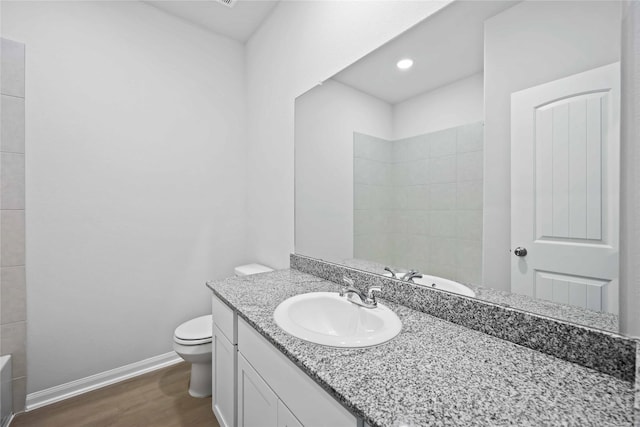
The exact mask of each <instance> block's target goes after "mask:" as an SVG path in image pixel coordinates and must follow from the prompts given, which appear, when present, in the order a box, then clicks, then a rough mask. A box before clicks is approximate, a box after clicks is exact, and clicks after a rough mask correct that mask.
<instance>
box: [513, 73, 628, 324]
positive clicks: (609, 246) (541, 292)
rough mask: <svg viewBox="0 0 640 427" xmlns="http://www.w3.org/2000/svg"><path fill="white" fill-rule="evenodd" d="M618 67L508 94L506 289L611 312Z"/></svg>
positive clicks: (614, 268) (615, 300)
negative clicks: (508, 276)
mask: <svg viewBox="0 0 640 427" xmlns="http://www.w3.org/2000/svg"><path fill="white" fill-rule="evenodd" d="M619 108H620V65H619V63H615V64H611V65H607V66H604V67H600V68H596V69H593V70H590V71H585V72H583V73H580V74H576V75H573V76H570V77H566V78H563V79H560V80H555V81H553V82H549V83H545V84H542V85H540V86H536V87H533V88H529V89H525V90H523V91H520V92H516V93H513V94H512V95H511V162H512V163H511V170H512V175H511V192H512V193H511V239H512V245H513V247H512V249H513V248H516V247H518V246H520V247H524V248H525V249H526V252H525V251H522V250H519V251H518V252H517V253H516V251H514V254H516V255H518V256H513V257H512V260H511V262H512V264H511V291H512V292H514V293H519V294H524V295H529V296H534V297H536V298H541V299H546V300H550V301H554V302H558V303H561V304H569V305H575V306H579V307H584V308H588V309H591V310H597V311H608V312H611V313H617V312H618V227H619V225H618V222H619V219H618V218H619V213H618V204H619V192H620V185H619V180H620V179H619V175H620V167H619V165H620V126H619V121H620V117H619Z"/></svg>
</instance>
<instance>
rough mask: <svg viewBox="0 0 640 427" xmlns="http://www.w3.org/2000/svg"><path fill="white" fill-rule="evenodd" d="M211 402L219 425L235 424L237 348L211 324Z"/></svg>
mask: <svg viewBox="0 0 640 427" xmlns="http://www.w3.org/2000/svg"><path fill="white" fill-rule="evenodd" d="M212 340H213V345H212V351H213V354H212V356H213V357H212V359H211V363H212V364H213V366H212V370H211V373H212V376H213V381H212V384H213V389H212V390H211V404H212V407H213V413H214V415H215V416H216V418H217V419H218V423H219V424H220V427H235V426H236V399H235V390H236V375H235V372H236V366H237V349H236V346H235V345H233V344H231V342H230V341H229V340H228V339H227V337H226V336H225V335H224V334H223V333H222V331H221V330H220V329H219V328H218V326H216V325H215V324H214V325H213V336H212Z"/></svg>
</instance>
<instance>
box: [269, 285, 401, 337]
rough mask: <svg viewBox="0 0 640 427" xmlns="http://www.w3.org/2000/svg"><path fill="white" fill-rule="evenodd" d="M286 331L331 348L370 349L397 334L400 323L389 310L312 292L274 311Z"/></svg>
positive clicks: (379, 306)
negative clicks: (362, 305) (359, 304)
mask: <svg viewBox="0 0 640 427" xmlns="http://www.w3.org/2000/svg"><path fill="white" fill-rule="evenodd" d="M273 317H274V319H275V321H276V324H277V325H278V326H280V327H281V328H282V329H283V330H284V331H285V332H287V333H288V334H291V335H293V336H294V337H298V338H301V339H303V340H305V341H310V342H313V343H316V344H322V345H327V346H332V347H353V348H358V347H370V346H374V345H378V344H382V343H384V342H386V341H389V340H390V339H391V338H393V337H395V336H396V335H398V333H399V332H400V329H401V328H402V323H400V319H398V316H396V314H395V313H394V312H393V311H391V310H390V309H389V308H387V307H385V306H384V305H382V304H380V303H378V306H377V307H376V308H364V307H359V306H357V305H356V304H353V303H351V302H349V301H347V299H346V298H345V297H341V296H339V295H338V294H337V293H335V292H312V293H308V294H301V295H296V296H295V297H291V298H289V299H286V300H284V301H283V302H282V303H280V305H279V306H278V307H277V308H276V310H275V311H274V312H273Z"/></svg>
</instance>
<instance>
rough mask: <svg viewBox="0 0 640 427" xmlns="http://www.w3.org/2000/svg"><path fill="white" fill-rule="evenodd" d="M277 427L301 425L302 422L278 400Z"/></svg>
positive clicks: (299, 426)
mask: <svg viewBox="0 0 640 427" xmlns="http://www.w3.org/2000/svg"><path fill="white" fill-rule="evenodd" d="M278 427H302V423H301V422H300V421H298V419H297V418H296V417H295V416H294V415H293V414H292V413H291V411H290V410H289V408H287V407H286V406H285V405H284V403H282V401H281V400H278Z"/></svg>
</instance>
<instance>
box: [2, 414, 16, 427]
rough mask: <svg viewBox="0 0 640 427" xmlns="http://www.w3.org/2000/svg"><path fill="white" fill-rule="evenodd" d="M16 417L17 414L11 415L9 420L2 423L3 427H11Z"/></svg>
mask: <svg viewBox="0 0 640 427" xmlns="http://www.w3.org/2000/svg"><path fill="white" fill-rule="evenodd" d="M15 416H16V414H11V416H9V417H7V419H6V420H4V422H3V423H2V427H9V426H10V425H11V421H13V419H14V418H15Z"/></svg>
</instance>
